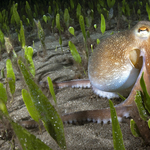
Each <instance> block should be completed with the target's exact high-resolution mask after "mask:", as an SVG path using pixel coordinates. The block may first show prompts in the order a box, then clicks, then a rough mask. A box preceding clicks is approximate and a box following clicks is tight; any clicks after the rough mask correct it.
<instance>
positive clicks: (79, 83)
mask: <svg viewBox="0 0 150 150" xmlns="http://www.w3.org/2000/svg"><path fill="white" fill-rule="evenodd" d="M39 85H40V86H42V87H48V83H47V82H42V81H40V82H39ZM53 87H54V88H65V87H72V88H90V87H91V84H90V80H89V79H78V80H71V81H63V82H54V83H53Z"/></svg>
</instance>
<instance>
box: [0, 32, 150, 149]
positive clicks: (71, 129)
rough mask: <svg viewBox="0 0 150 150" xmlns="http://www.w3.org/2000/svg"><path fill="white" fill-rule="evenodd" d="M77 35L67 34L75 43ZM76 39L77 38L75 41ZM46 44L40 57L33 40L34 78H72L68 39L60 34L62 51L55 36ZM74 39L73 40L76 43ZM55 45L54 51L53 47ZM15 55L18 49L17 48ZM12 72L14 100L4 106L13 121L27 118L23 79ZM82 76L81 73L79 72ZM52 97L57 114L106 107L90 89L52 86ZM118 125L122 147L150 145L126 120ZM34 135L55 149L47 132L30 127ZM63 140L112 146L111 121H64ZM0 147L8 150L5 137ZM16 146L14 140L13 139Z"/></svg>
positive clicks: (95, 146)
mask: <svg viewBox="0 0 150 150" xmlns="http://www.w3.org/2000/svg"><path fill="white" fill-rule="evenodd" d="M112 31H113V30H111V31H106V32H105V34H104V35H102V34H101V33H100V32H94V31H93V33H92V35H91V39H92V40H91V41H96V39H97V38H99V39H100V40H101V38H103V37H106V36H108V35H110V33H111V32H112ZM76 35H77V38H76V39H75V38H74V37H71V38H70V39H69V40H71V41H72V42H73V43H74V44H75V45H78V46H80V45H83V39H82V33H76ZM77 39H78V41H79V42H77ZM45 43H46V47H47V55H46V56H45V57H44V58H39V57H37V53H36V51H40V50H41V46H40V45H41V43H40V41H37V42H35V48H34V49H35V52H34V57H33V60H34V64H35V68H36V79H38V78H39V77H40V79H41V80H42V81H46V78H47V76H50V77H51V79H52V80H55V81H65V80H71V79H74V78H75V76H76V74H77V73H78V72H79V70H78V68H77V67H76V65H75V64H74V63H70V61H68V60H69V59H72V56H71V54H70V52H69V51H68V47H67V43H68V40H66V39H65V38H63V45H64V46H63V52H62V51H61V49H60V47H59V42H58V36H56V35H55V36H54V35H50V36H47V37H46V40H45ZM76 43H77V44H76ZM56 47H58V48H57V51H56V50H55V48H56ZM14 49H17V50H18V49H21V48H20V47H14ZM77 49H78V47H77ZM17 53H18V54H19V55H21V54H22V52H21V51H20V50H19V51H18V52H17ZM6 59H7V54H6V53H3V54H2V61H0V69H2V68H3V67H4V66H5V63H6ZM15 73H16V79H17V82H16V92H15V95H14V97H15V98H14V101H13V102H12V103H11V104H10V103H8V110H9V112H10V116H11V117H12V119H14V120H15V121H19V120H21V119H29V118H30V117H29V114H28V112H27V109H26V107H25V104H24V103H23V100H22V96H21V89H22V88H25V85H24V83H23V84H22V80H21V78H20V75H18V73H17V72H16V71H15ZM83 76H84V77H85V75H83ZM55 92H56V98H57V102H58V106H57V110H58V111H59V113H60V114H63V113H70V112H75V111H81V110H94V109H100V108H105V107H108V106H109V104H108V100H107V99H106V98H100V97H98V96H96V95H95V94H94V93H93V91H92V89H82V88H79V89H72V88H64V89H58V90H55ZM44 93H46V94H47V96H48V98H49V100H50V101H51V102H53V100H52V97H51V96H50V95H49V94H48V92H47V91H46V90H44ZM120 102H121V100H117V99H116V100H115V99H114V100H113V103H114V104H118V103H120ZM120 127H121V130H122V134H123V139H124V144H125V148H126V150H144V149H147V150H148V149H150V147H143V146H142V140H141V139H140V138H135V137H133V136H132V134H131V131H130V127H129V125H128V124H127V123H120ZM30 131H31V132H32V133H33V134H34V135H36V136H37V137H38V138H40V139H41V140H42V141H43V142H45V143H46V144H47V145H48V146H49V147H51V148H52V149H53V150H59V147H58V146H57V144H56V143H55V141H54V140H53V139H52V138H51V137H50V136H49V134H48V133H47V132H46V131H45V130H43V131H42V133H40V132H39V131H38V130H37V129H32V130H30ZM64 131H65V137H66V143H67V149H68V150H108V149H110V150H113V138H112V125H111V124H105V125H103V124H96V123H89V124H85V125H81V126H79V125H64ZM0 149H2V150H9V149H11V144H10V142H9V141H4V140H0ZM16 149H18V144H17V142H16Z"/></svg>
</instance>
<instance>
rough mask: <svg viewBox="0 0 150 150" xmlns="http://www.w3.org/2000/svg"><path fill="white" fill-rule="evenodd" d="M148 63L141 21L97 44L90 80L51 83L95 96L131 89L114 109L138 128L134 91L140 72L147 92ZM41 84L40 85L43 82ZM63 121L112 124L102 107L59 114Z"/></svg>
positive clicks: (149, 39) (146, 27) (147, 38)
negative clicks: (87, 90) (90, 90)
mask: <svg viewBox="0 0 150 150" xmlns="http://www.w3.org/2000/svg"><path fill="white" fill-rule="evenodd" d="M149 63H150V22H149V21H141V22H139V23H138V24H137V25H136V26H134V27H133V28H132V29H130V30H127V31H124V32H120V33H117V34H114V35H112V36H110V37H108V38H106V39H105V40H104V41H103V42H101V43H100V44H99V45H98V47H97V49H96V50H95V51H94V52H93V54H92V56H91V58H90V61H89V66H88V72H89V80H73V81H68V82H62V83H54V87H59V88H63V87H92V88H93V90H94V92H95V93H97V94H98V95H100V96H103V97H105V96H107V95H108V94H109V92H120V93H122V92H123V91H126V90H127V89H130V94H129V96H128V98H127V99H126V100H125V101H124V102H122V103H121V104H119V105H117V106H115V108H116V112H117V116H118V120H119V121H121V120H122V118H123V117H125V118H127V117H132V118H134V119H135V120H136V123H137V124H138V126H140V123H141V122H142V121H141V120H140V119H139V118H137V117H139V114H138V112H137V108H136V106H135V102H134V96H135V94H136V90H141V87H140V78H141V75H142V72H144V80H145V82H146V86H147V89H148V93H150V88H149V87H150V66H149ZM40 84H41V85H43V83H42V82H41V83H40ZM99 91H100V92H99ZM103 92H104V95H103ZM105 92H106V93H105ZM115 96H117V95H116V94H112V95H111V94H110V96H108V98H110V97H115ZM62 120H63V122H64V123H74V124H76V123H80V122H97V123H104V124H105V123H107V122H111V117H110V109H109V108H105V109H100V110H87V111H80V112H75V113H70V114H64V115H62ZM139 121H140V122H139ZM143 124H144V123H143ZM24 126H25V124H24ZM147 128H148V127H147V126H146V127H145V128H143V129H141V131H140V132H142V133H141V134H143V133H144V131H143V130H145V132H147V131H146V130H147ZM143 136H145V135H143ZM147 137H148V136H147ZM147 137H145V138H147Z"/></svg>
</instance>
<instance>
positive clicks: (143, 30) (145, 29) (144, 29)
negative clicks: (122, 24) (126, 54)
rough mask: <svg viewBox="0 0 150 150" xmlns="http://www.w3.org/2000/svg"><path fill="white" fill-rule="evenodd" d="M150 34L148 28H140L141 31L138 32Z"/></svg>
mask: <svg viewBox="0 0 150 150" xmlns="http://www.w3.org/2000/svg"><path fill="white" fill-rule="evenodd" d="M145 31H146V32H149V29H148V28H146V27H140V28H139V29H138V32H145Z"/></svg>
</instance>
